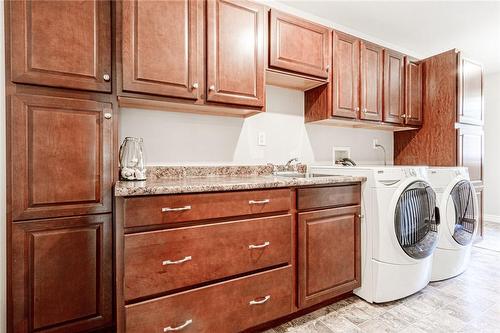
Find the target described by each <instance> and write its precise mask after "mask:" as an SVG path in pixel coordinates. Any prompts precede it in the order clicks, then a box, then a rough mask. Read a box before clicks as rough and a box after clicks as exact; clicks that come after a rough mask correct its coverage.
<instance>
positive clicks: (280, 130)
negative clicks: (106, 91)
mask: <svg viewBox="0 0 500 333" xmlns="http://www.w3.org/2000/svg"><path fill="white" fill-rule="evenodd" d="M266 93H267V111H266V112H265V113H263V114H259V115H255V116H252V117H249V118H246V119H242V118H232V117H221V116H208V115H199V114H183V113H173V112H165V111H151V110H137V109H122V111H121V118H120V130H121V131H120V139H121V140H123V138H124V137H125V136H137V137H142V138H144V146H145V151H146V163H147V164H148V165H179V164H198V165H200V164H261V163H264V164H265V163H267V162H271V163H285V162H286V160H288V159H289V158H291V157H296V156H297V157H299V158H300V160H301V161H302V162H306V163H309V162H332V147H333V146H342V147H343V146H350V147H351V157H352V158H353V159H354V160H356V161H359V162H361V163H363V164H373V163H377V164H381V163H383V153H382V152H381V151H380V150H374V149H373V148H372V141H373V139H375V138H377V139H379V142H380V143H381V144H382V145H384V146H385V147H386V149H387V153H388V154H387V155H388V159H389V162H391V163H392V156H393V153H392V152H393V136H392V132H385V131H378V130H365V129H352V128H339V127H332V126H323V125H305V124H304V94H303V93H302V92H300V91H295V90H290V89H283V88H278V87H273V86H267V91H266ZM259 132H265V133H266V138H267V145H266V146H257V138H258V133H259Z"/></svg>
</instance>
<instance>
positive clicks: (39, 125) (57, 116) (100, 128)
mask: <svg viewBox="0 0 500 333" xmlns="http://www.w3.org/2000/svg"><path fill="white" fill-rule="evenodd" d="M105 115H106V118H105ZM111 116H112V109H111V104H108V103H100V102H95V101H90V100H79V99H71V98H60V97H48V96H35V95H14V96H12V97H11V99H10V142H11V158H10V160H11V163H12V164H11V174H12V177H11V179H12V187H11V188H12V192H11V197H12V218H13V219H14V220H27V219H35V218H46V217H56V216H71V215H82V214H95V213H103V212H110V211H111V172H112V171H111V169H112V158H113V156H112V128H113V125H112V119H107V118H110V117H111Z"/></svg>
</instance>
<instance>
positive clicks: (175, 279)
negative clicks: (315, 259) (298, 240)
mask: <svg viewBox="0 0 500 333" xmlns="http://www.w3.org/2000/svg"><path fill="white" fill-rule="evenodd" d="M291 254H292V217H291V215H282V216H277V217H265V218H257V219H252V220H243V221H235V222H226V223H217V224H209V225H202V226H195V227H186V228H179V229H170V230H163V231H154V232H145V233H139V234H131V235H126V236H125V256H124V257H125V299H126V300H131V299H134V298H138V297H142V296H148V295H153V294H156V293H160V292H165V291H168V290H172V289H177V288H182V287H186V286H190V285H195V284H197V283H202V282H205V281H210V280H214V279H220V278H224V277H227V276H231V275H236V274H240V273H245V272H250V271H253V270H257V269H261V268H265V267H270V266H273V265H278V264H284V263H290V262H291ZM167 261H168V262H167Z"/></svg>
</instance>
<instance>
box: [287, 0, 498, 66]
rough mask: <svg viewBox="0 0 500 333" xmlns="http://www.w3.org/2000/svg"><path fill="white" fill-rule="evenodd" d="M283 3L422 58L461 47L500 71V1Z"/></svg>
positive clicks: (299, 0)
mask: <svg viewBox="0 0 500 333" xmlns="http://www.w3.org/2000/svg"><path fill="white" fill-rule="evenodd" d="M279 2H281V3H282V4H284V5H286V6H287V7H292V8H294V9H298V10H300V11H303V12H307V13H310V14H313V15H315V16H318V17H320V18H323V19H325V20H328V21H330V22H332V23H333V25H335V24H337V25H340V26H344V27H347V28H350V29H353V30H355V31H359V32H360V33H362V34H365V35H369V36H373V37H375V38H376V39H380V40H383V41H385V42H388V43H390V44H391V45H397V46H399V47H401V48H403V49H406V50H411V51H413V54H414V55H417V56H420V57H428V56H431V55H434V54H437V53H439V52H442V51H446V50H449V49H452V48H458V49H460V50H462V51H463V52H464V54H465V55H466V56H467V57H469V58H472V59H474V60H476V61H478V62H481V63H482V64H483V65H484V69H485V72H486V73H492V72H498V71H500V1H332V0H308V1H304V0H279Z"/></svg>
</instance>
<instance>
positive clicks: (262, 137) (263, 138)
mask: <svg viewBox="0 0 500 333" xmlns="http://www.w3.org/2000/svg"><path fill="white" fill-rule="evenodd" d="M266 144H267V143H266V133H265V132H259V135H258V137H257V145H258V146H265V145H266Z"/></svg>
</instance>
